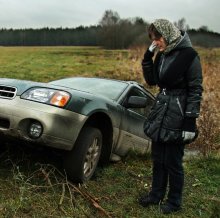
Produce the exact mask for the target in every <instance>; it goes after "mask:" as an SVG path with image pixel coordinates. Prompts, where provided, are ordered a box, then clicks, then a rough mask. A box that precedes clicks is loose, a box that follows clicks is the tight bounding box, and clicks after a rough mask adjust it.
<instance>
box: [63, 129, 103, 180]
mask: <svg viewBox="0 0 220 218" xmlns="http://www.w3.org/2000/svg"><path fill="white" fill-rule="evenodd" d="M101 149H102V134H101V131H100V130H99V129H97V128H93V127H85V128H83V129H82V131H81V133H80V134H79V137H78V139H77V141H76V143H75V145H74V147H73V149H72V150H71V151H69V152H67V153H66V155H65V156H64V168H65V170H66V173H67V176H68V177H69V178H70V179H71V180H72V181H73V182H80V183H81V182H85V181H87V180H89V179H90V178H91V177H92V175H93V174H94V171H95V169H96V167H97V164H98V161H99V157H100V154H101Z"/></svg>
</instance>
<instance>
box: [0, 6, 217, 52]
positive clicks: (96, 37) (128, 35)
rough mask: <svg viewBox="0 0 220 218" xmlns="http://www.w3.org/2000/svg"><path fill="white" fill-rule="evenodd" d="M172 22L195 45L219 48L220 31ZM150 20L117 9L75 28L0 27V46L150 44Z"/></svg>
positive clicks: (118, 45)
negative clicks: (124, 15) (126, 16)
mask: <svg viewBox="0 0 220 218" xmlns="http://www.w3.org/2000/svg"><path fill="white" fill-rule="evenodd" d="M174 24H175V25H176V26H177V27H179V28H180V29H182V30H186V31H187V32H188V33H189V35H190V37H191V40H192V42H193V44H194V45H198V46H204V47H220V34H219V33H214V32H212V31H209V29H208V27H206V26H202V27H200V28H199V29H197V30H195V29H190V27H189V25H187V24H186V20H185V19H184V18H181V19H180V20H178V21H177V22H174ZM148 26H149V23H148V22H146V21H144V20H143V19H142V18H140V17H135V18H130V19H122V18H120V16H119V14H118V13H117V12H114V11H112V10H107V11H105V12H104V14H103V17H102V19H101V20H100V22H99V24H98V25H94V26H89V27H84V26H79V27H76V28H41V29H32V28H29V29H3V28H2V29H0V45H1V46H103V47H104V48H107V49H126V48H129V47H131V46H136V45H143V44H147V43H150V42H149V39H148V37H147V27H148Z"/></svg>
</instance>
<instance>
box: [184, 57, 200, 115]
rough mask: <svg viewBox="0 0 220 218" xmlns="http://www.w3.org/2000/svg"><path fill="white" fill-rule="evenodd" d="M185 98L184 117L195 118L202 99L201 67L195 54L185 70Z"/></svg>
mask: <svg viewBox="0 0 220 218" xmlns="http://www.w3.org/2000/svg"><path fill="white" fill-rule="evenodd" d="M186 82H187V100H186V110H185V117H186V118H197V117H198V116H199V113H200V103H201V99H202V92H203V87H202V68H201V64H200V59H199V57H198V56H196V57H195V58H194V60H193V62H192V64H191V66H190V67H189V69H188V70H187V73H186Z"/></svg>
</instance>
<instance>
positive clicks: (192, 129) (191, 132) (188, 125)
mask: <svg viewBox="0 0 220 218" xmlns="http://www.w3.org/2000/svg"><path fill="white" fill-rule="evenodd" d="M182 137H183V141H184V142H186V143H190V142H192V141H193V140H194V139H195V138H196V137H197V134H196V118H194V117H186V118H185V120H184V123H183V132H182Z"/></svg>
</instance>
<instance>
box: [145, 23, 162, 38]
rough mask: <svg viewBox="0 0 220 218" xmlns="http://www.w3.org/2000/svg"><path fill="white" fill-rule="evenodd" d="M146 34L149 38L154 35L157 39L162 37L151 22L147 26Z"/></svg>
mask: <svg viewBox="0 0 220 218" xmlns="http://www.w3.org/2000/svg"><path fill="white" fill-rule="evenodd" d="M148 36H149V38H150V39H151V40H152V38H153V36H154V37H155V39H159V38H161V37H162V35H161V34H160V33H159V32H158V31H157V29H156V28H155V26H154V25H153V24H151V25H150V26H149V27H148Z"/></svg>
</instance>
